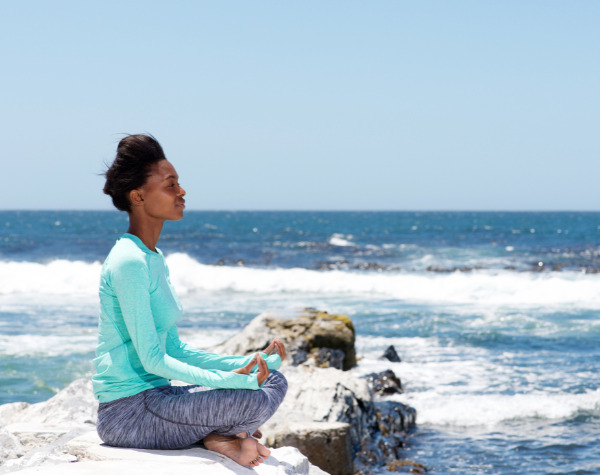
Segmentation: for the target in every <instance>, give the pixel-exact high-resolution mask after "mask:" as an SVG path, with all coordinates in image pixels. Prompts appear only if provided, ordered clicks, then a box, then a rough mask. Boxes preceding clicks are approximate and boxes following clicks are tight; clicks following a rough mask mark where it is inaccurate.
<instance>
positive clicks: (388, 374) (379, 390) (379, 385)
mask: <svg viewBox="0 0 600 475" xmlns="http://www.w3.org/2000/svg"><path fill="white" fill-rule="evenodd" d="M365 377H366V378H367V381H368V383H369V386H371V388H372V389H373V392H375V393H376V394H380V395H390V394H402V393H403V392H404V390H403V389H402V382H401V381H400V378H398V377H397V376H396V375H395V374H394V372H393V371H392V370H391V369H388V370H385V371H382V372H381V373H371V374H368V375H366V376H365Z"/></svg>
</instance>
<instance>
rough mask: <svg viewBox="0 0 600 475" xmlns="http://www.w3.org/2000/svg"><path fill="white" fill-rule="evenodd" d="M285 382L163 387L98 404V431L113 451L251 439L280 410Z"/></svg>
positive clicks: (279, 378) (272, 378)
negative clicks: (213, 437)
mask: <svg viewBox="0 0 600 475" xmlns="http://www.w3.org/2000/svg"><path fill="white" fill-rule="evenodd" d="M286 391H287V381H286V379H285V377H284V376H283V375H282V374H281V373H279V372H278V371H271V374H270V375H269V377H268V378H267V380H266V381H265V383H264V385H263V387H262V388H261V389H259V390H257V391H253V390H250V389H212V388H206V387H203V386H161V387H158V388H154V389H148V390H146V391H143V392H141V393H139V394H136V395H134V396H129V397H124V398H121V399H117V400H115V401H110V402H103V403H100V407H99V408H98V424H97V430H98V435H99V436H100V438H101V439H102V440H103V441H104V442H105V443H106V444H108V445H112V446H114V447H130V448H138V449H181V448H183V447H187V446H188V445H191V444H194V443H196V442H199V441H200V440H202V439H203V438H204V437H206V436H207V435H208V434H210V433H215V434H220V435H235V434H239V433H241V432H249V433H253V431H255V430H256V429H258V428H259V427H260V426H261V425H262V424H264V423H265V422H266V421H267V420H268V419H269V418H270V417H271V416H272V415H273V414H274V413H275V411H276V410H277V408H278V407H279V405H280V404H281V401H283V398H284V396H285V393H286Z"/></svg>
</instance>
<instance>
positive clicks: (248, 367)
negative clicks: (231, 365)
mask: <svg viewBox="0 0 600 475" xmlns="http://www.w3.org/2000/svg"><path fill="white" fill-rule="evenodd" d="M257 357H258V354H255V355H254V356H253V357H252V359H251V360H250V361H249V362H248V363H247V364H246V365H245V366H242V367H241V368H238V369H234V370H233V372H234V373H238V374H250V373H251V372H252V370H253V369H254V367H255V366H256V363H257V360H256V359H257Z"/></svg>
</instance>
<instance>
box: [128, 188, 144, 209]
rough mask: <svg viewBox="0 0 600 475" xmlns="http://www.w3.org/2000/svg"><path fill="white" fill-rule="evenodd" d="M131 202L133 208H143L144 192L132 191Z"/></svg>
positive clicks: (130, 194)
mask: <svg viewBox="0 0 600 475" xmlns="http://www.w3.org/2000/svg"><path fill="white" fill-rule="evenodd" d="M129 202H130V203H131V206H141V205H142V204H143V203H144V197H143V196H142V192H141V191H140V190H139V189H138V190H131V191H130V192H129Z"/></svg>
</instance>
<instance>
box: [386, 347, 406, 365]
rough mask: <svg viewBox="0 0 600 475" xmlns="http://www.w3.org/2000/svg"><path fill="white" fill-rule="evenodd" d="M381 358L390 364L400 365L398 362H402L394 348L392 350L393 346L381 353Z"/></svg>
mask: <svg viewBox="0 0 600 475" xmlns="http://www.w3.org/2000/svg"><path fill="white" fill-rule="evenodd" d="M383 358H386V359H388V360H389V361H391V362H392V363H400V361H402V360H401V359H400V356H398V353H397V352H396V348H394V345H390V346H388V347H387V348H386V350H385V351H384V352H383Z"/></svg>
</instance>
